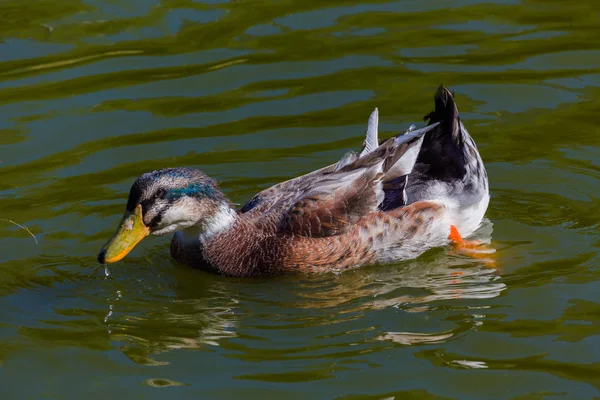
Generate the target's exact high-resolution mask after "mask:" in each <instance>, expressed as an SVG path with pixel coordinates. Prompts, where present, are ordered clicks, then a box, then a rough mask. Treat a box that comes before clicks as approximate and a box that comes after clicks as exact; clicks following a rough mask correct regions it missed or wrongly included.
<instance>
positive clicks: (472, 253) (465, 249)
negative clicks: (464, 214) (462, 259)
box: [448, 225, 496, 268]
mask: <svg viewBox="0 0 600 400" xmlns="http://www.w3.org/2000/svg"><path fill="white" fill-rule="evenodd" d="M448 240H450V243H451V244H452V246H453V247H454V251H456V253H458V254H462V255H465V256H468V257H472V258H476V259H480V260H482V261H483V262H484V264H485V266H487V267H490V268H496V260H494V259H493V258H492V254H494V253H495V252H496V249H494V248H492V247H489V246H487V245H485V244H483V243H482V242H480V241H479V240H465V239H463V238H462V236H461V235H460V233H459V232H458V229H456V226H454V225H450V234H449V235H448Z"/></svg>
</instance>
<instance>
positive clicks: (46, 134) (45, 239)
mask: <svg viewBox="0 0 600 400" xmlns="http://www.w3.org/2000/svg"><path fill="white" fill-rule="evenodd" d="M441 82H443V83H444V84H445V85H447V86H449V87H450V88H451V89H452V90H455V91H456V97H457V102H458V105H459V108H460V110H461V112H462V113H461V116H462V118H463V121H464V122H465V124H466V126H467V128H468V129H469V130H470V132H471V134H472V136H473V137H474V139H475V140H476V142H477V144H478V145H479V148H480V151H481V154H482V157H483V159H484V161H485V163H486V166H487V169H488V173H489V178H490V188H491V196H492V198H491V203H490V207H489V209H488V212H487V218H488V219H489V222H487V223H486V224H485V226H484V228H483V231H485V232H483V233H482V232H480V233H478V234H479V235H488V237H489V235H490V233H491V238H492V246H493V247H495V248H496V249H497V253H496V260H497V269H493V268H488V267H486V266H485V265H483V264H481V263H478V262H477V261H473V260H470V259H466V258H461V257H459V256H456V255H453V254H451V252H450V251H449V249H436V250H432V251H429V252H427V253H426V254H425V255H423V256H421V257H420V258H418V259H416V260H412V261H409V262H402V263H398V264H394V265H388V266H369V267H364V268H361V269H358V270H354V271H349V272H345V273H342V274H337V275H336V274H333V273H331V274H324V275H316V276H315V275H313V276H302V275H300V276H281V277H271V278H259V279H232V278H226V277H221V276H217V275H212V274H209V273H206V272H202V271H197V270H193V269H190V268H187V267H184V266H182V265H177V264H176V263H174V262H173V261H172V260H171V259H170V255H169V241H170V238H167V237H153V238H149V239H147V240H146V241H144V242H143V243H141V244H140V245H139V246H138V247H136V249H134V251H133V252H132V253H131V254H130V255H129V256H128V257H127V258H126V259H125V260H124V261H123V262H120V263H117V264H112V265H110V266H109V267H108V268H107V269H106V270H105V268H104V267H103V266H101V265H99V264H98V263H97V261H96V255H97V253H98V251H99V249H100V247H101V246H102V245H103V244H104V242H105V241H106V240H107V238H108V237H110V235H111V234H112V233H113V231H114V229H115V227H116V224H117V222H118V220H119V218H120V216H121V213H122V211H123V209H124V205H125V202H126V197H127V194H128V191H129V187H130V185H131V184H132V182H133V181H134V179H135V178H136V177H137V176H139V175H140V174H142V173H144V172H147V171H150V170H153V169H157V168H162V167H167V166H192V167H197V168H201V169H202V170H204V171H205V172H206V173H207V174H209V175H211V176H212V177H214V178H215V179H217V180H218V181H219V182H220V184H221V186H222V187H223V189H224V191H225V192H226V193H227V195H228V196H229V197H230V198H231V199H232V201H234V202H236V203H241V204H243V203H244V202H245V201H246V200H248V199H249V198H250V197H251V196H252V195H253V194H254V193H256V192H257V191H259V190H261V189H263V188H266V187H268V186H269V185H272V184H274V183H277V182H279V181H281V180H284V179H288V178H290V177H294V176H296V175H298V174H301V173H305V172H308V171H311V170H313V169H316V168H318V167H321V166H324V165H328V164H330V163H332V162H334V161H336V160H337V159H339V157H341V156H342V155H343V154H344V153H345V152H346V151H348V150H350V149H359V148H360V145H361V143H362V140H363V134H364V131H365V128H366V122H367V118H368V116H369V113H370V112H371V111H372V110H373V108H374V107H379V111H380V132H381V134H382V136H384V137H385V136H389V135H392V134H395V133H398V132H401V131H403V130H404V129H406V128H407V127H408V126H409V125H410V124H412V123H417V124H419V126H422V120H421V119H422V117H423V115H425V114H427V113H428V112H429V111H431V109H432V107H433V99H432V98H433V94H434V92H435V89H436V88H437V86H438V85H439V84H440V83H441ZM599 113H600V7H599V5H598V2H597V0H580V1H571V2H567V1H558V0H554V1H550V0H546V1H541V0H521V1H518V0H490V1H479V0H456V1H444V0H403V1H371V2H367V1H351V0H344V1H315V0H287V1H231V2H228V1H226V0H210V1H198V2H194V1H191V0H163V1H159V0H143V1H142V0H121V1H117V0H110V1H102V0H86V1H80V0H60V1H49V0H35V1H33V0H32V1H14V0H6V1H3V2H1V3H0V218H3V219H7V220H12V221H15V222H17V223H19V224H24V225H26V226H27V227H28V228H29V229H30V230H31V232H32V233H33V234H35V237H36V240H37V243H36V241H35V240H34V238H33V237H31V236H30V235H29V234H28V233H27V232H26V231H25V230H23V229H21V228H19V227H17V226H15V225H13V224H12V223H10V222H8V221H6V220H1V221H0V398H2V399H12V398H14V399H26V398H31V399H38V398H48V399H83V398H86V399H87V398H90V399H91V398H103V399H105V398H113V399H130V398H148V399H162V398H173V399H175V398H190V399H191V398H194V399H230V398H231V399H237V398H240V399H264V398H272V399H289V400H291V399H308V398H310V399H392V398H394V399H438V398H444V399H446V398H456V399H482V398H486V399H547V398H548V399H552V398H560V399H591V398H598V396H600V295H599V292H600V190H599V187H600V186H599V184H600V131H599V129H598V123H597V121H598V118H599ZM492 230H493V232H492Z"/></svg>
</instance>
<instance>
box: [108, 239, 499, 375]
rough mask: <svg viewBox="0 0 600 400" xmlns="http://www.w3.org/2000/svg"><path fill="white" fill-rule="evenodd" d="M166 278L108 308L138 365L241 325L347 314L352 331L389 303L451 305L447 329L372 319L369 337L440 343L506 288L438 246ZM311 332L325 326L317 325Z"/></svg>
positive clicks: (417, 307)
mask: <svg viewBox="0 0 600 400" xmlns="http://www.w3.org/2000/svg"><path fill="white" fill-rule="evenodd" d="M161 268H168V267H166V266H162V267H161ZM170 277H173V278H175V282H171V283H170V284H169V289H170V291H171V293H169V294H168V295H162V296H152V297H148V296H147V295H146V296H145V297H144V298H143V299H142V300H141V301H140V300H135V299H131V300H132V301H131V302H130V304H128V305H127V307H121V306H122V304H121V305H119V307H116V306H112V307H111V308H112V310H113V312H114V314H112V316H111V317H110V318H109V319H108V320H107V328H108V329H110V331H111V339H112V340H113V341H118V342H125V343H126V345H125V346H123V351H124V352H125V354H126V355H127V356H129V357H130V358H131V359H133V360H134V361H136V362H138V363H144V364H157V362H156V361H154V360H153V359H152V357H151V355H152V354H158V353H161V352H164V351H168V350H172V349H184V348H189V349H191V348H194V349H197V348H205V347H211V346H219V345H221V344H223V341H224V340H228V339H232V338H234V337H237V336H238V331H239V330H244V333H243V335H242V336H247V335H251V336H256V335H258V336H260V335H261V332H262V333H263V334H264V335H265V337H267V336H268V337H271V336H272V335H273V334H274V332H273V330H285V332H284V333H281V334H285V335H288V334H290V333H291V331H292V330H294V329H304V328H311V327H323V326H329V325H333V324H338V323H344V322H347V321H353V324H354V326H353V328H352V329H356V325H359V326H361V321H358V322H357V320H360V319H361V318H366V317H370V318H378V317H377V316H373V315H371V314H374V313H375V312H378V311H380V310H385V309H389V308H394V309H396V310H401V311H402V312H404V313H407V314H409V315H410V314H415V313H427V312H430V313H433V312H436V311H440V310H441V312H442V313H444V314H445V317H444V318H446V319H445V321H448V316H449V315H450V314H451V313H453V312H454V314H455V316H454V317H450V319H451V320H452V321H454V324H453V325H454V328H452V329H450V330H443V331H438V332H431V329H426V328H424V327H423V326H422V325H419V326H415V327H414V331H408V332H391V331H385V330H384V329H376V328H373V326H372V323H371V324H369V326H366V325H365V327H364V329H365V332H366V331H370V332H371V334H369V335H368V336H370V338H369V339H368V340H373V339H374V340H382V341H393V342H395V343H398V344H401V345H416V344H431V343H439V342H444V341H447V340H450V339H451V338H454V337H456V336H457V335H459V334H461V333H465V332H468V331H470V330H472V329H474V328H475V327H476V326H478V325H480V324H481V323H482V321H483V320H484V318H485V314H484V312H485V309H486V308H488V307H489V305H486V303H485V302H482V301H480V300H482V299H491V298H494V297H496V296H498V295H499V294H500V293H501V292H502V291H503V290H504V289H506V285H505V284H504V283H502V282H501V278H500V276H499V275H498V273H497V271H496V270H495V269H491V268H489V267H487V266H486V265H485V264H484V263H481V262H478V261H476V260H468V259H465V258H461V257H458V256H453V255H450V254H448V251H447V250H444V249H438V250H436V251H434V252H433V253H429V254H425V255H424V256H423V257H421V258H419V259H417V260H413V261H410V262H405V263H402V264H398V265H388V266H385V265H381V266H372V267H367V268H361V269H357V270H354V271H347V272H344V273H341V274H332V273H329V274H322V275H316V276H314V275H313V276H307V275H301V276H285V277H279V278H268V279H230V278H224V277H217V276H214V275H211V274H208V273H203V272H199V271H189V270H185V271H184V270H182V269H181V268H178V269H176V270H175V272H174V273H173V275H170ZM126 298H127V296H126V295H123V298H122V299H120V300H117V299H115V300H116V301H118V302H123V301H124V300H127V299H126ZM457 300H460V301H457ZM464 300H472V301H464ZM119 308H121V309H122V310H123V311H121V312H119V311H118V310H119ZM119 314H120V315H119ZM400 317H401V316H400ZM432 318H434V317H432ZM435 318H437V316H436V317H435ZM452 318H454V319H452ZM410 325H411V323H410V322H408V323H407V326H410ZM345 328H346V327H343V328H342V329H345ZM409 329H410V328H409ZM267 330H268V332H267ZM317 330H318V331H319V332H320V335H322V334H323V330H322V328H319V329H317ZM317 330H315V332H316V331H317ZM246 331H248V332H246ZM292 334H293V333H292ZM321 337H325V336H321Z"/></svg>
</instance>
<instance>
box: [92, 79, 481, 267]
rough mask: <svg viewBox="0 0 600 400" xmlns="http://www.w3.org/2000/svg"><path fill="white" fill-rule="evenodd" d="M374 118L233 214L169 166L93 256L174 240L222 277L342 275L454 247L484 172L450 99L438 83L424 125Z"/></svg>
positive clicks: (473, 209) (203, 185)
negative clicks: (318, 161)
mask: <svg viewBox="0 0 600 400" xmlns="http://www.w3.org/2000/svg"><path fill="white" fill-rule="evenodd" d="M378 120H379V112H378V109H375V111H373V113H372V114H371V116H370V117H369V121H368V125H367V131H366V136H365V140H364V142H363V146H362V149H361V150H360V152H349V153H347V154H345V155H344V156H343V157H341V159H340V160H339V161H338V162H336V163H334V164H331V165H329V166H326V167H323V168H321V169H317V170H315V171H313V172H310V173H308V174H305V175H302V176H299V177H296V178H293V179H290V180H287V181H284V182H281V183H278V184H276V185H274V186H272V187H269V188H267V189H265V190H263V191H261V192H259V193H258V194H256V195H255V196H254V197H252V198H251V199H250V200H249V201H248V202H247V203H246V204H244V205H243V206H242V207H241V208H240V209H238V210H236V209H235V207H234V205H233V204H232V203H231V202H230V201H229V200H228V199H227V197H226V196H225V194H224V193H223V192H222V191H221V190H220V189H219V186H218V184H217V182H216V181H215V180H214V179H212V178H210V177H209V176H207V175H206V174H204V173H203V172H202V171H201V170H199V169H194V168H184V167H180V168H164V169H160V170H155V171H152V172H148V173H145V174H143V175H141V176H140V177H139V178H137V179H136V180H135V182H134V183H133V185H132V187H131V190H130V192H129V197H128V200H127V204H126V207H125V212H124V215H123V217H122V219H121V221H120V223H119V224H118V228H117V230H116V232H115V234H114V235H113V236H112V238H111V239H110V240H109V241H108V242H107V243H106V245H104V247H103V248H102V249H101V251H100V253H99V255H98V258H97V259H98V262H100V263H101V264H108V263H114V262H117V261H120V260H121V259H123V258H124V257H125V256H126V255H127V254H128V253H129V252H130V251H131V250H132V249H133V248H134V247H135V246H136V245H137V244H138V243H139V242H140V241H141V240H143V239H144V238H146V237H147V236H149V235H157V236H160V235H166V234H174V236H173V238H172V241H171V248H170V250H171V256H172V257H173V259H174V260H175V261H177V262H179V263H182V264H186V265H188V266H191V267H194V268H199V269H204V270H207V271H211V272H216V273H219V274H222V275H227V276H238V277H247V276H261V275H272V274H282V273H294V272H327V271H334V272H339V271H343V270H347V269H351V268H356V267H360V266H363V265H367V264H387V263H391V262H397V261H401V260H406V259H413V258H416V257H418V256H419V255H421V254H422V253H424V252H425V251H426V250H428V249H431V248H435V247H442V246H447V245H449V244H450V245H452V246H454V247H455V248H460V249H464V250H465V252H466V251H468V250H473V251H475V250H474V249H475V248H476V247H478V246H480V245H481V244H480V243H478V242H475V241H468V240H465V239H463V237H468V236H469V235H471V234H472V233H473V232H474V231H475V230H476V229H477V228H478V226H479V225H480V224H481V222H482V219H483V217H484V214H485V212H486V210H487V207H488V203H489V189H488V176H487V173H486V170H485V167H484V164H483V161H482V159H481V156H480V154H479V151H478V149H477V146H476V144H475V142H474V140H473V138H472V137H471V136H470V134H469V133H468V131H467V129H466V128H465V126H464V125H463V123H462V121H461V120H460V117H459V112H458V108H457V106H456V102H455V96H454V94H453V93H452V92H450V90H449V89H447V88H446V87H444V86H443V85H441V86H440V87H439V88H438V89H437V91H436V93H435V95H434V110H433V111H432V112H430V113H429V114H427V115H426V116H425V118H424V121H427V122H428V123H427V125H426V126H425V127H423V128H420V129H415V127H414V126H411V128H409V129H408V130H407V131H406V132H403V133H400V134H398V135H396V136H393V137H390V138H387V139H385V140H381V141H380V140H379V138H378V122H379V121H378Z"/></svg>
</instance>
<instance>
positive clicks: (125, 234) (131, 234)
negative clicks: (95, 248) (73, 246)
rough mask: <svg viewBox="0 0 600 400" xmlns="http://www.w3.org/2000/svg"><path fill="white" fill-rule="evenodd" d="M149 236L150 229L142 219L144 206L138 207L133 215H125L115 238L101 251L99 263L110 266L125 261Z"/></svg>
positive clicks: (127, 213)
mask: <svg viewBox="0 0 600 400" xmlns="http://www.w3.org/2000/svg"><path fill="white" fill-rule="evenodd" d="M149 234H150V228H148V227H147V226H146V225H145V224H144V221H143V219H142V206H141V205H138V206H137V207H136V208H135V210H134V211H133V212H132V213H131V212H126V213H125V215H124V216H123V219H121V222H120V223H119V227H118V228H117V231H116V232H115V234H114V235H113V237H112V238H111V239H110V240H109V241H108V242H107V243H106V244H105V245H104V247H103V248H102V250H100V254H98V262H99V263H100V264H110V263H114V262H117V261H119V260H121V259H123V257H125V256H126V255H127V254H129V252H130V251H131V250H132V249H133V248H134V247H135V245H136V244H138V243H139V242H141V240H142V239H143V238H145V237H146V236H148V235H149Z"/></svg>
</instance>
